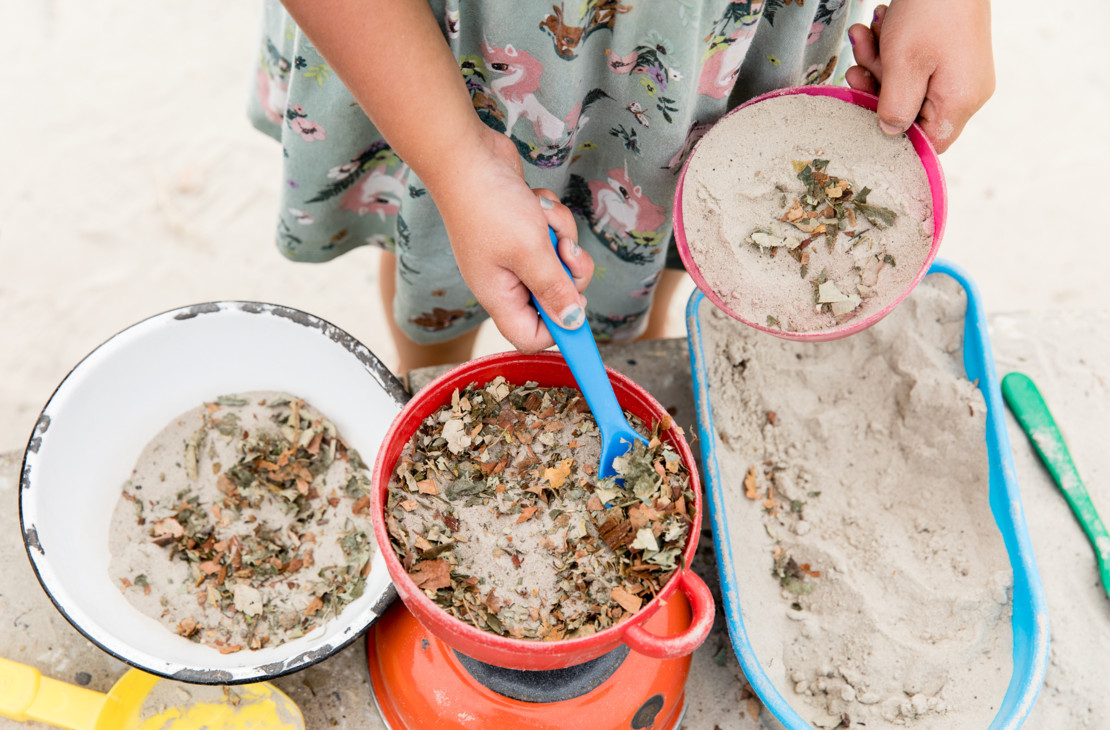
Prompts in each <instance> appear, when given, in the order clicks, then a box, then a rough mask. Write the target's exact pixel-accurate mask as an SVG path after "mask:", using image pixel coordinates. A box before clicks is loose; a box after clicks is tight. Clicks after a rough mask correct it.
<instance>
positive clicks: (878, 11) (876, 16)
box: [871, 5, 886, 20]
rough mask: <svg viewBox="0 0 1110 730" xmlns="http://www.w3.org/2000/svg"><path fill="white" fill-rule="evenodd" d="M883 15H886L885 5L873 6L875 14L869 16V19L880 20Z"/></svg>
mask: <svg viewBox="0 0 1110 730" xmlns="http://www.w3.org/2000/svg"><path fill="white" fill-rule="evenodd" d="M884 15H886V6H885V5H880V6H879V7H877V8H875V14H874V15H873V16H871V19H872V20H881V19H882V17H883V16H884Z"/></svg>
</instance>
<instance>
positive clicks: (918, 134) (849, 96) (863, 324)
mask: <svg viewBox="0 0 1110 730" xmlns="http://www.w3.org/2000/svg"><path fill="white" fill-rule="evenodd" d="M797 94H808V95H809V96H827V97H831V98H834V99H839V100H841V101H845V102H848V103H850V104H855V105H856V106H860V107H863V108H864V109H868V110H870V111H875V110H876V109H877V108H878V106H879V97H877V96H875V95H874V94H869V93H867V92H866V91H859V90H857V89H852V88H848V87H844V86H792V87H790V88H786V89H777V90H775V91H769V92H767V93H766V94H761V95H759V96H757V97H755V98H753V99H749V100H748V101H746V102H744V103H743V104H741V105H740V106H738V107H736V108H735V109H733V110H732V111H730V112H728V113H727V114H725V115H724V116H723V117H721V119H720V120H718V121H717V124H720V122H721V121H723V120H724V119H726V118H728V117H730V116H732V115H733V114H736V113H738V112H739V111H740V110H741V109H744V108H746V107H749V106H751V105H752V104H758V103H759V102H761V101H766V100H767V99H774V98H777V97H780V96H793V95H797ZM906 136H907V137H908V138H909V140H910V143H911V144H912V145H913V148H914V151H916V152H917V155H918V157H919V158H920V159H921V164H922V166H923V167H924V168H925V174H926V176H927V177H928V179H929V191H930V193H931V194H932V201H933V240H932V244H931V245H930V246H929V253H928V254H927V255H926V256H925V260H924V261H923V262H922V264H921V269H920V270H919V271H918V272H917V274H916V276H914V279H913V281H911V282H910V285H909V286H908V287H906V289H905V291H903V292H901V293H900V294H899V295H898V296H897V297H895V298H894V299H893V300H891V301H890V302H889V303H888V304H887V305H886V306H885V307H883V308H882V309H880V310H879V311H878V312H875V313H873V314H870V315H868V316H867V317H859V318H856V319H852V320H849V321H848V322H845V323H844V324H842V325H839V326H836V327H828V328H826V329H822V330H814V331H809V332H784V331H783V330H780V329H777V328H774V327H768V326H767V325H766V324H765V323H761V322H757V321H754V320H749V319H746V318H745V317H742V316H740V315H739V314H737V313H736V312H735V311H733V310H732V308H731V307H729V306H728V304H726V303H725V301H724V300H723V299H722V298H721V297H720V296H719V295H718V294H717V292H716V291H714V290H713V287H711V286H710V285H709V282H707V281H706V280H705V277H704V276H703V275H702V273H701V269H700V268H698V265H697V262H696V261H694V256H693V254H692V253H691V252H690V245H689V243H688V242H687V240H686V228H685V226H684V225H683V216H682V191H683V189H684V186H685V182H686V171H687V169H688V168H689V167H690V160H692V159H694V155H695V154H697V150H698V147H699V146H700V145H701V140H698V144H696V145H694V149H693V150H691V152H690V154H689V155H687V156H686V161H685V162H684V163H683V164H682V171H681V172H680V173H679V176H678V185H677V186H676V187H675V193H674V238H675V243H676V244H677V246H678V255H679V257H680V258H681V259H682V265H683V266H684V267H686V271H687V272H689V274H690V278H692V279H693V280H694V284H695V285H696V286H697V287H698V289H700V290H701V291H702V293H703V294H705V296H706V297H707V298H708V299H709V301H711V302H713V304H715V305H716V306H717V308H718V309H720V310H721V311H722V312H724V313H725V314H727V315H728V316H730V317H732V318H733V319H735V320H738V321H740V322H743V323H744V324H746V325H748V326H749V327H754V328H755V329H757V330H759V331H761V332H766V333H768V334H771V335H774V336H775V337H781V338H783V339H786V340H794V341H797V342H827V341H829V340H838V339H840V338H842V337H847V336H848V335H852V334H855V333H857V332H860V331H862V330H865V329H867V328H868V327H870V326H871V325H873V324H875V323H876V322H878V321H879V320H881V319H882V318H883V317H885V316H886V315H888V314H890V312H891V311H893V309H894V308H895V307H896V306H898V304H899V303H900V302H901V301H902V300H903V299H905V298H906V297H907V296H908V295H909V293H910V292H911V291H913V290H914V288H915V287H916V286H917V285H918V284H920V283H921V280H922V279H924V278H925V275H926V274H927V273H928V271H929V267H930V266H931V265H932V263H933V259H935V258H936V256H937V252H938V251H939V250H940V241H941V238H942V237H943V235H944V224H945V221H946V220H947V218H948V188H947V185H946V184H945V181H944V170H943V169H942V168H941V166H940V157H939V155H938V154H937V151H936V148H935V147H933V143H932V141H931V140H930V139H929V136H928V135H927V134H925V130H923V129H922V128H921V126H920V125H918V124H917V123H916V122H914V123H913V124H911V125H910V127H909V129H907V130H906ZM703 139H704V137H703Z"/></svg>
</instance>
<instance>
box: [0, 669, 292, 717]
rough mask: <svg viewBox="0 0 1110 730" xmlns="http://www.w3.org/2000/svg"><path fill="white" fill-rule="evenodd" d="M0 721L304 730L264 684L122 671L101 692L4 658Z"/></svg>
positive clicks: (282, 698) (280, 696)
mask: <svg viewBox="0 0 1110 730" xmlns="http://www.w3.org/2000/svg"><path fill="white" fill-rule="evenodd" d="M0 716H3V717H8V718H11V719H13V720H19V721H21V722H23V721H28V720H38V721H40V722H46V723H49V724H51V725H56V726H58V727H64V728H70V729H71V730H200V729H201V728H226V729H227V730H304V718H303V717H302V716H301V711H300V709H298V708H297V705H296V704H294V702H293V701H292V700H291V699H289V697H288V696H287V695H286V694H285V693H284V692H282V691H281V690H279V689H278V688H277V687H275V686H273V685H272V684H270V683H269V682H259V683H256V684H248V685H242V686H237V687H231V688H228V689H227V690H226V691H225V690H224V689H222V688H220V687H211V686H207V685H194V684H184V683H182V682H175V681H173V680H169V679H160V678H158V677H156V676H154V675H152V674H147V673H146V672H142V671H140V670H138V669H130V670H128V671H127V673H126V674H124V675H123V676H122V677H120V679H119V681H118V682H116V683H115V684H114V685H113V686H112V689H111V690H109V691H108V694H101V693H100V692H94V691H92V690H90V689H85V688H84V687H78V686H76V685H72V684H66V683H65V682H59V681H58V680H56V679H50V678H49V677H44V676H42V674H40V673H39V671H38V670H37V669H35V668H34V667H29V666H27V665H25V664H20V663H18V662H13V661H10V660H8V659H0Z"/></svg>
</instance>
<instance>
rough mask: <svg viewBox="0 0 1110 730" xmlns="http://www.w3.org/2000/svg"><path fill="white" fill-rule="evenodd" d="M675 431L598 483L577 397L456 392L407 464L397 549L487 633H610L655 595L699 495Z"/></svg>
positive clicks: (501, 386) (391, 509)
mask: <svg viewBox="0 0 1110 730" xmlns="http://www.w3.org/2000/svg"><path fill="white" fill-rule="evenodd" d="M634 422H635V421H634ZM670 425H671V424H670V423H669V419H668V423H667V424H666V425H662V424H657V425H656V426H655V430H654V433H653V437H652V439H651V443H650V445H649V446H648V447H646V448H645V447H644V446H643V445H642V444H638V445H637V446H636V447H635V448H634V449H633V451H631V452H630V453H629V454H628V455H626V456H625V457H622V458H621V459H619V460H618V462H617V464H616V468H617V470H618V473H619V474H620V475H621V477H622V480H623V483H621V484H618V483H617V481H616V480H615V479H605V480H597V479H596V470H597V459H598V455H599V448H600V438H599V434H598V431H597V425H596V423H595V422H594V420H593V417H592V415H591V414H590V413H589V409H588V407H587V406H586V404H585V402H584V401H583V399H582V398H581V396H580V394H579V393H578V392H577V391H576V390H572V389H568V388H540V387H537V385H536V384H535V383H525V384H524V385H522V386H513V385H511V384H509V383H507V382H506V381H505V380H504V378H500V377H499V378H496V379H495V380H494V381H492V382H491V383H489V384H487V385H485V386H482V387H478V386H477V385H474V384H472V385H470V386H468V387H467V388H465V389H463V390H462V391H456V392H455V393H454V394H453V396H452V399H451V403H450V405H447V406H445V407H443V408H442V409H440V410H439V411H438V412H436V413H434V414H432V415H431V416H430V417H428V418H427V419H426V420H425V421H424V423H423V424H422V425H421V427H420V428H419V429H418V431H417V433H416V434H414V436H413V438H412V440H411V441H410V443H409V444H408V445H407V446H406V448H405V449H404V450H403V452H402V454H401V457H400V458H399V460H398V463H397V467H396V469H395V473H394V477H393V480H392V482H391V484H390V487H389V495H388V503H387V507H386V525H387V528H388V530H389V533H390V540H391V543H392V544H393V547H394V550H395V551H396V553H397V556H398V558H399V559H400V560H401V563H402V565H404V567H405V569H406V570H407V571H408V573H409V575H410V577H411V578H412V580H413V582H414V583H415V584H416V585H417V586H418V587H419V588H421V589H422V590H424V591H425V593H426V594H427V595H428V596H429V597H431V598H432V599H433V600H435V601H436V603H438V604H439V605H440V606H441V607H442V608H443V609H444V610H446V611H448V612H450V613H451V614H452V615H454V616H456V617H457V618H459V619H461V620H463V621H466V622H467V623H470V624H472V625H474V626H477V627H478V628H482V629H485V630H488V631H492V632H494V633H498V634H501V635H506V636H513V637H517V638H529V639H542V640H548V641H551V640H558V639H562V638H569V637H572V636H579V635H586V634H590V633H594V632H596V631H600V630H603V629H605V628H608V627H609V626H611V625H613V624H614V623H616V622H618V621H620V620H622V619H623V618H625V617H626V616H628V615H630V614H632V613H635V612H636V611H638V610H639V609H640V608H641V607H642V605H643V604H644V603H645V602H646V601H648V600H650V599H651V598H652V597H653V596H654V594H655V593H657V592H658V591H659V590H660V588H661V587H662V585H663V583H665V582H666V580H667V579H668V578H669V577H670V575H671V573H673V571H674V570H675V569H677V567H678V565H679V561H680V560H681V553H682V549H683V548H684V547H685V544H686V537H687V535H688V532H689V526H690V524H691V519H692V516H693V514H694V501H693V500H694V496H693V492H692V491H691V489H690V486H689V474H688V472H687V470H686V468H685V467H684V466H683V465H682V463H681V460H680V458H679V457H678V455H677V454H676V453H675V452H674V450H673V449H671V448H670V446H669V445H667V444H664V443H663V442H662V441H661V440H660V438H659V436H660V434H661V430H662V429H663V428H669V427H670ZM464 442H465V443H466V445H465V447H463V446H462V444H463V443H464Z"/></svg>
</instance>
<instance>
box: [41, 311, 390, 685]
mask: <svg viewBox="0 0 1110 730" xmlns="http://www.w3.org/2000/svg"><path fill="white" fill-rule="evenodd" d="M206 309H207V310H208V311H203V310H206ZM198 310H199V311H201V313H197V312H198ZM372 362H373V356H372V355H371V354H370V353H369V351H368V350H366V348H365V347H364V346H362V345H361V344H359V343H357V341H355V340H354V339H353V338H350V337H349V336H348V335H346V334H345V333H343V332H342V331H341V330H339V329H338V328H336V327H334V326H332V325H330V324H328V323H326V322H323V321H322V320H319V319H317V318H315V317H311V316H310V315H305V314H304V313H302V312H297V311H296V310H290V309H287V308H284V307H275V306H273V305H260V304H253V303H242V302H222V303H219V304H218V305H206V306H202V307H197V308H189V309H184V310H176V311H174V312H167V313H164V314H160V315H157V316H155V317H152V318H150V319H147V320H144V321H142V322H140V323H138V324H137V325H135V326H133V327H131V328H129V329H127V330H124V331H123V332H121V333H119V334H117V335H116V336H114V337H113V338H111V339H110V340H108V341H107V342H106V343H104V344H103V345H101V346H100V347H99V348H98V349H97V350H95V351H93V352H92V353H91V354H90V355H89V356H88V357H87V358H86V359H85V360H83V361H82V362H81V363H80V364H79V365H78V366H77V367H76V368H74V370H73V371H72V372H71V373H70V374H69V376H68V377H67V378H66V379H65V380H64V381H63V382H62V384H61V385H60V386H59V387H58V390H57V391H56V392H55V393H54V395H53V397H52V398H51V400H50V402H49V403H48V404H47V406H46V408H45V409H44V411H43V415H42V418H41V419H40V421H39V425H38V428H37V429H36V433H35V438H37V439H39V442H38V446H37V450H36V448H35V438H33V439H32V445H31V447H29V449H28V451H27V455H26V459H25V463H24V475H23V477H24V478H23V489H22V490H21V498H20V504H21V510H22V512H21V514H22V518H23V524H24V530H25V534H27V533H30V534H31V535H34V536H35V537H37V545H38V546H40V547H41V550H40V549H37V548H36V546H35V543H34V540H29V541H28V542H29V544H30V548H29V550H28V552H29V554H30V556H31V559H32V562H33V563H34V566H35V569H36V571H37V573H38V575H39V579H40V581H41V582H42V583H43V586H44V588H46V590H47V592H48V593H49V594H50V595H51V597H52V599H53V600H54V601H55V603H56V604H57V605H58V606H59V608H60V609H61V610H62V611H63V612H64V613H65V614H66V615H67V617H68V618H69V620H70V621H71V622H72V623H73V624H74V625H75V626H77V628H79V629H80V630H81V631H82V632H83V633H85V634H86V636H88V637H89V638H90V639H92V640H93V641H95V642H96V643H98V644H99V645H100V646H101V647H102V648H104V649H105V650H107V651H109V652H111V653H113V654H115V655H117V656H119V657H120V658H122V659H124V660H125V661H127V662H129V663H131V664H133V665H136V666H140V667H142V668H144V669H147V670H148V671H151V672H154V673H157V674H161V675H163V676H176V677H178V678H180V679H185V680H188V681H209V682H214V681H225V682H226V681H246V680H248V679H256V678H259V677H264V676H273V675H276V674H282V673H285V672H288V671H291V670H292V669H295V668H298V667H299V666H301V665H304V666H307V664H310V663H312V662H313V661H315V660H317V659H319V658H320V657H322V656H324V655H326V654H328V653H330V652H331V651H332V650H333V649H334V648H338V646H340V645H342V644H344V643H346V642H347V641H349V640H350V639H352V638H353V637H354V635H355V634H356V633H357V632H358V631H360V630H361V629H362V628H365V626H366V625H368V624H369V623H370V621H371V620H373V619H374V617H375V616H376V615H377V612H378V611H380V610H382V608H383V607H382V606H381V605H379V603H380V602H381V600H382V597H383V596H384V595H386V594H387V593H388V592H389V590H390V581H389V576H388V574H387V572H386V568H385V564H384V561H382V560H381V558H380V556H375V559H374V562H373V566H372V570H371V573H370V576H369V577H368V578H367V583H366V590H365V593H364V594H363V595H362V597H360V598H359V599H358V600H356V601H354V602H353V603H351V604H350V605H349V606H348V607H347V608H346V610H345V611H344V612H343V613H342V614H341V615H340V616H339V618H338V619H335V620H332V621H329V622H328V623H327V624H326V625H325V626H323V627H320V628H317V629H316V630H315V631H314V632H312V633H310V634H308V635H306V636H303V637H301V638H299V639H296V640H293V641H290V642H287V643H285V644H283V645H280V646H276V647H267V648H264V649H261V650H258V651H247V650H244V651H241V652H237V653H233V654H220V653H219V652H218V651H217V650H216V649H213V648H210V647H207V646H203V645H201V644H196V643H193V642H191V641H189V640H187V639H184V638H182V637H179V636H177V635H175V634H174V633H172V632H171V631H170V630H168V629H167V628H166V627H165V626H164V625H162V624H160V623H159V622H158V621H156V620H155V619H153V618H150V617H147V616H145V615H143V614H142V613H140V612H139V611H138V609H136V608H135V607H134V606H132V605H131V603H130V602H128V601H127V599H126V598H125V597H124V596H123V594H122V593H121V591H120V589H119V587H118V586H117V585H114V584H113V582H112V580H111V578H110V576H109V573H108V565H109V552H108V529H109V525H110V522H111V515H112V511H113V510H114V508H115V505H116V502H117V501H118V499H119V495H120V490H121V487H122V485H123V483H124V481H125V480H126V479H127V478H128V476H129V475H130V473H131V470H132V468H133V467H134V464H135V460H136V459H137V457H138V455H139V453H140V452H141V451H142V449H143V447H144V446H145V445H146V443H147V442H148V441H149V440H150V439H151V438H153V436H154V435H155V434H157V433H158V432H159V431H160V430H161V429H162V428H163V427H164V426H165V425H166V424H167V423H169V422H170V420H171V419H172V418H174V417H175V416H177V415H180V414H181V413H184V412H185V411H187V410H189V409H191V408H194V407H196V406H198V405H200V404H201V403H202V402H203V401H206V400H212V399H214V398H215V397H217V396H219V395H223V394H228V393H235V392H245V391H251V390H280V391H285V392H288V393H290V394H294V395H297V396H299V397H302V398H304V399H305V400H306V401H307V402H309V403H311V404H312V405H313V406H315V407H316V408H318V409H319V410H320V411H321V412H322V413H324V414H325V415H326V416H327V417H329V418H330V419H331V420H332V421H333V422H334V423H335V424H336V426H337V428H338V429H339V433H340V434H341V435H342V436H343V437H344V438H345V439H346V440H347V442H348V443H349V444H350V445H351V446H352V447H353V448H355V449H357V450H358V452H359V453H360V455H361V456H362V458H363V460H364V461H365V462H366V463H367V464H373V461H374V457H375V456H376V454H377V451H378V447H379V445H380V444H381V443H382V440H383V438H384V436H385V432H386V430H387V429H388V428H389V425H390V423H391V422H392V420H393V419H394V418H395V417H396V415H397V414H398V413H399V412H400V408H401V403H400V402H399V397H400V396H399V393H398V392H397V390H396V387H395V385H394V384H392V383H389V382H387V380H386V379H385V378H383V377H382V376H381V373H380V372H376V371H375V369H374V367H372V366H371V363H372ZM31 530H34V532H33V533H31V532H30V531H31Z"/></svg>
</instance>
